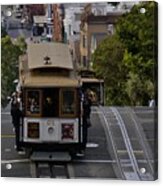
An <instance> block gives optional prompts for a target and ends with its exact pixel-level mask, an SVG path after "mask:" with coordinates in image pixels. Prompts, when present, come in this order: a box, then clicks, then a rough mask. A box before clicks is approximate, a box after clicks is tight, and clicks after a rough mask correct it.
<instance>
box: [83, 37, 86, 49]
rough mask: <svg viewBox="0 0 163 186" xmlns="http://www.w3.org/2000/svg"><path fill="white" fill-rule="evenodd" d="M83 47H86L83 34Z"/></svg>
mask: <svg viewBox="0 0 163 186" xmlns="http://www.w3.org/2000/svg"><path fill="white" fill-rule="evenodd" d="M83 48H86V36H83Z"/></svg>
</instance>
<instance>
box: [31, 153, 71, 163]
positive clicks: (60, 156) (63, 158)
mask: <svg viewBox="0 0 163 186" xmlns="http://www.w3.org/2000/svg"><path fill="white" fill-rule="evenodd" d="M30 160H31V161H51V162H69V161H71V156H70V154H69V153H68V152H40V151H34V152H33V153H32V155H31V157H30Z"/></svg>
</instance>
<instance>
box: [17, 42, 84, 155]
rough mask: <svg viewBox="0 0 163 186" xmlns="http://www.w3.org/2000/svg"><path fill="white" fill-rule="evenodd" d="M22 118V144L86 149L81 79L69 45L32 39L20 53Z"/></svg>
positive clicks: (33, 147) (34, 148)
mask: <svg viewBox="0 0 163 186" xmlns="http://www.w3.org/2000/svg"><path fill="white" fill-rule="evenodd" d="M19 77H20V79H19V81H20V87H21V95H22V96H21V98H22V110H23V118H22V123H21V125H20V136H19V145H20V146H21V147H23V148H25V149H28V150H30V151H67V152H69V153H70V154H75V153H77V152H79V151H80V150H83V149H85V144H84V140H83V135H84V134H83V124H82V114H81V113H82V99H81V93H80V87H81V85H80V83H79V81H78V79H77V78H76V77H75V73H74V70H73V63H72V59H71V55H70V52H69V49H68V46H67V45H66V44H63V43H30V44H29V45H28V49H27V53H26V54H25V55H23V56H21V57H20V63H19Z"/></svg>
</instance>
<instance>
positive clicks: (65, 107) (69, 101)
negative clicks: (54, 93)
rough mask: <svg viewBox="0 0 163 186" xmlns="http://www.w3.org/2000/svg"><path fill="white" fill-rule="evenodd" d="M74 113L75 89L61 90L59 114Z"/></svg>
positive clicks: (67, 114) (72, 114)
mask: <svg viewBox="0 0 163 186" xmlns="http://www.w3.org/2000/svg"><path fill="white" fill-rule="evenodd" d="M75 114H76V113H75V91H74V90H62V93H61V115H62V116H64V115H65V116H74V115H75Z"/></svg>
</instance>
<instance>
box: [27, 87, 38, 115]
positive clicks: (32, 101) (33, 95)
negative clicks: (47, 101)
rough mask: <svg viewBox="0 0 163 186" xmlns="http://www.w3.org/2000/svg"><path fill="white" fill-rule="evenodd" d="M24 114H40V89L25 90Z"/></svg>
mask: <svg viewBox="0 0 163 186" xmlns="http://www.w3.org/2000/svg"><path fill="white" fill-rule="evenodd" d="M26 115H28V116H41V91H40V90H27V92H26Z"/></svg>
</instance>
